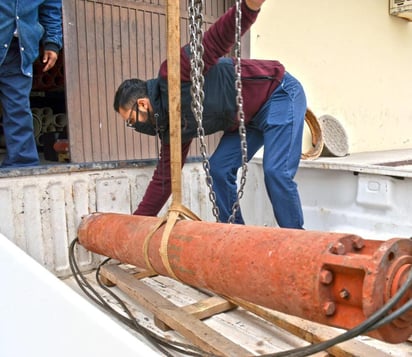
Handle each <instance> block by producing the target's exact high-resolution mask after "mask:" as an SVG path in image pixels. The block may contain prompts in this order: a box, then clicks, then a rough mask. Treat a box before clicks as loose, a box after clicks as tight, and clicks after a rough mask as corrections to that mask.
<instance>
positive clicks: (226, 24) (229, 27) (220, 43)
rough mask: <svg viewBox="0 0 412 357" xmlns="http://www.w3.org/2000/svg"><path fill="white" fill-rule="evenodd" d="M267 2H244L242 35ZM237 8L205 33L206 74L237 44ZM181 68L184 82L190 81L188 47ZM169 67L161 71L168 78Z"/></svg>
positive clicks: (231, 10) (259, 0)
mask: <svg viewBox="0 0 412 357" xmlns="http://www.w3.org/2000/svg"><path fill="white" fill-rule="evenodd" d="M264 1H265V0H244V1H243V2H242V4H241V11H242V25H241V26H242V27H241V28H242V35H243V34H244V33H245V32H246V31H247V30H249V28H250V27H251V26H252V25H253V23H254V22H255V21H256V18H257V15H258V13H259V10H260V7H261V6H262V4H263V3H264ZM235 25H236V6H232V7H231V8H230V9H229V10H227V11H226V12H225V13H224V14H223V15H222V16H221V17H220V18H219V19H218V20H216V22H215V23H214V24H213V25H212V26H211V27H210V28H209V29H208V30H207V31H206V32H205V34H204V37H203V46H204V54H203V61H204V65H205V68H204V72H205V73H206V72H207V71H208V70H209V68H210V67H211V66H213V65H215V64H216V63H217V61H218V60H219V58H220V57H222V56H225V55H226V54H228V53H229V52H230V51H231V49H232V47H233V45H234V44H235V37H236V26H235ZM180 65H181V66H180V67H181V78H182V81H190V71H191V68H190V50H189V47H188V45H186V46H184V47H182V49H181V51H180ZM166 73H167V66H166V62H164V63H163V64H162V66H161V69H160V75H161V76H164V77H165V76H166Z"/></svg>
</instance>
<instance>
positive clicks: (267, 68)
mask: <svg viewBox="0 0 412 357" xmlns="http://www.w3.org/2000/svg"><path fill="white" fill-rule="evenodd" d="M263 3H264V0H244V1H243V2H242V4H241V11H242V18H241V21H242V23H241V29H242V34H244V33H245V32H246V31H247V30H249V28H250V27H251V26H252V24H253V23H254V22H255V20H256V18H257V16H258V14H259V12H260V8H261V6H262V4H263ZM235 17H236V7H235V6H233V7H232V8H230V9H229V10H228V11H227V12H226V13H225V14H224V15H222V16H221V17H220V18H219V19H218V20H217V21H216V22H215V23H214V24H213V25H212V26H211V27H210V28H209V30H208V31H206V32H205V34H204V37H203V46H204V54H203V61H204V71H203V75H204V87H203V91H204V101H203V124H202V125H203V128H204V131H205V134H206V135H208V134H212V133H215V132H218V131H223V132H224V135H223V136H222V138H221V140H220V142H219V145H218V147H217V148H216V150H215V152H214V153H213V155H212V156H211V158H210V173H211V175H212V178H213V189H214V191H215V193H216V203H217V206H218V207H219V220H220V221H221V222H227V221H228V219H229V217H230V215H231V210H232V206H233V203H234V202H235V201H236V198H237V184H236V179H237V171H238V169H239V167H240V166H241V164H242V158H241V150H240V137H239V133H238V123H237V105H236V94H237V93H236V88H235V59H233V58H226V57H222V56H225V55H226V54H227V53H229V52H230V50H231V48H232V47H233V45H234V42H235V31H236V29H235ZM180 65H181V128H182V136H181V137H182V163H184V161H185V158H186V156H187V153H188V151H189V147H190V143H191V141H192V139H193V138H194V137H196V136H197V126H198V124H197V121H196V119H195V117H194V115H193V113H192V110H191V102H192V97H191V91H190V88H191V79H190V71H191V68H190V47H189V45H186V46H184V47H182V49H181V55H180ZM241 74H242V96H243V111H244V117H245V119H244V120H245V125H246V138H247V147H248V160H250V159H251V158H252V157H253V155H254V154H255V153H256V152H257V151H258V150H259V149H260V148H261V147H262V146H264V157H263V169H264V173H265V184H266V189H267V192H268V194H269V198H270V200H271V203H272V207H273V211H274V215H275V217H276V220H277V222H278V224H279V226H280V227H284V228H297V229H301V228H303V214H302V208H301V204H300V198H299V193H298V190H297V185H296V183H295V182H294V176H295V173H296V171H297V168H298V165H299V160H300V156H301V149H302V135H303V124H304V116H305V112H306V97H305V93H304V90H303V88H302V86H301V84H300V83H299V81H297V80H296V79H295V78H294V77H293V76H292V75H290V74H289V73H287V72H286V71H285V68H284V66H283V65H282V64H281V63H280V62H278V61H275V60H252V59H242V60H241ZM114 109H115V110H116V111H117V112H119V114H120V116H121V117H122V118H123V120H124V121H126V123H127V125H128V126H131V127H133V128H134V129H135V130H136V131H138V132H141V133H145V134H148V135H159V138H160V140H161V151H160V157H159V162H158V165H157V167H156V170H155V172H154V174H153V177H152V180H151V182H150V184H149V186H148V188H147V190H146V193H145V195H144V197H143V200H142V201H141V202H140V204H139V206H138V208H137V210H136V211H135V212H134V214H136V215H147V216H156V215H157V214H158V213H159V211H160V209H161V208H162V207H163V205H164V204H165V202H166V201H167V199H168V198H169V196H170V193H171V171H170V137H169V134H170V133H169V113H168V86H167V62H166V61H165V62H163V63H162V65H161V67H160V70H159V76H158V77H157V78H155V79H151V80H147V81H144V80H140V79H129V80H126V81H124V82H123V83H122V84H121V85H120V86H119V88H118V90H117V92H116V95H115V99H114ZM234 223H239V224H243V223H244V221H243V218H242V214H241V211H240V210H238V211H237V212H236V216H235V222H234Z"/></svg>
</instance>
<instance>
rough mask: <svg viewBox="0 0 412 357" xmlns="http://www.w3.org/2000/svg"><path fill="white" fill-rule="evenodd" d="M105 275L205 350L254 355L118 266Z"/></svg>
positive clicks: (107, 268) (108, 267) (106, 270)
mask: <svg viewBox="0 0 412 357" xmlns="http://www.w3.org/2000/svg"><path fill="white" fill-rule="evenodd" d="M101 274H102V275H103V276H104V277H105V278H106V279H108V280H109V281H111V282H113V283H115V284H116V285H117V287H118V288H119V289H120V290H122V291H123V292H125V293H126V294H127V295H128V296H130V297H131V298H132V299H134V300H135V301H136V302H137V303H138V304H140V305H141V306H142V307H144V308H146V309H147V310H149V311H151V312H152V313H153V314H154V315H155V316H158V317H159V318H160V319H161V320H162V321H164V322H165V323H166V324H167V325H168V326H170V327H171V328H172V329H174V330H175V331H177V332H179V333H180V334H181V335H182V336H184V337H186V338H187V339H188V340H189V341H191V342H192V343H193V344H194V345H196V346H198V347H199V348H201V349H202V350H204V351H206V352H210V353H214V354H216V355H218V356H233V357H241V356H249V355H250V353H249V352H248V351H247V350H245V349H244V348H242V347H240V346H239V345H237V344H235V343H234V342H232V341H230V340H229V339H227V338H225V337H224V336H222V335H221V334H219V333H218V332H216V331H215V330H213V329H211V328H209V327H208V326H207V325H206V324H204V323H203V322H202V321H200V320H198V319H197V318H195V317H194V316H192V315H190V314H188V313H187V312H185V311H183V310H182V309H180V308H178V307H177V306H176V305H174V304H173V303H171V302H170V301H169V300H167V299H165V298H164V297H162V296H161V295H160V294H158V293H156V292H155V291H154V290H153V289H151V288H150V287H148V286H147V285H145V284H144V283H143V282H141V281H139V280H138V279H135V278H134V277H133V276H132V275H131V274H129V273H127V272H125V271H123V270H122V269H121V268H120V267H119V266H117V265H105V266H103V267H102V268H101Z"/></svg>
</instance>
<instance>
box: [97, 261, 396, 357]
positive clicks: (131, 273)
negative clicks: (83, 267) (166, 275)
mask: <svg viewBox="0 0 412 357" xmlns="http://www.w3.org/2000/svg"><path fill="white" fill-rule="evenodd" d="M132 268H133V269H130V266H128V267H127V268H125V266H122V265H116V264H111V265H105V266H103V267H102V269H101V276H102V280H103V282H104V283H105V284H106V285H109V286H110V285H116V287H117V288H119V289H120V290H121V291H122V292H124V293H125V294H126V295H127V296H129V297H130V298H131V299H132V300H133V301H134V302H136V303H137V304H138V305H140V306H141V307H143V308H144V309H146V310H147V311H149V312H151V313H152V314H153V321H154V324H155V325H156V326H157V328H159V329H161V330H162V331H167V330H169V329H172V330H174V331H176V332H178V333H179V334H180V335H181V336H183V337H184V338H185V339H186V340H187V341H189V342H190V343H191V344H193V345H195V346H197V347H198V348H200V349H202V350H203V351H206V352H209V353H212V354H215V355H217V356H233V357H241V356H252V354H251V352H250V351H248V350H247V349H245V348H244V347H242V346H241V344H238V343H236V342H234V341H233V339H229V338H228V337H225V336H223V335H222V334H221V333H219V332H217V331H215V330H214V329H212V328H211V327H209V326H208V325H207V324H205V323H204V322H203V320H205V319H207V318H210V317H212V316H214V315H217V314H222V313H226V312H228V311H231V310H233V309H244V310H246V311H247V312H250V313H252V314H254V315H255V316H256V318H259V319H263V320H264V321H267V322H270V323H271V324H273V325H276V326H277V327H280V328H281V329H283V330H285V331H287V332H289V333H291V334H293V335H295V336H298V337H299V338H300V339H302V340H304V341H306V342H309V343H317V342H321V341H325V340H328V339H331V338H333V337H335V336H336V335H338V334H339V333H341V331H337V330H336V329H332V328H330V327H327V326H323V325H320V324H316V323H312V322H310V321H307V320H303V319H300V318H296V317H293V316H289V315H285V314H282V313H279V312H277V311H273V310H270V309H266V308H264V307H261V306H258V305H255V304H251V303H249V302H247V301H243V300H239V299H232V298H228V297H227V298H226V297H225V298H223V297H220V296H216V295H211V296H206V297H205V298H204V299H201V300H199V301H197V302H195V303H193V304H189V305H186V306H183V307H178V306H176V305H175V304H174V303H172V302H171V301H170V300H169V299H168V298H166V297H163V296H162V295H161V294H159V293H158V292H156V291H155V290H154V289H153V288H152V287H150V286H148V285H147V284H146V283H144V282H143V281H141V279H143V278H150V277H151V276H153V275H152V274H150V273H149V272H147V271H144V270H139V269H138V268H135V267H132ZM306 342H305V343H306ZM313 356H317V357H325V356H336V357H355V356H356V357H359V356H368V357H369V356H374V357H388V356H393V354H391V353H390V351H388V352H387V353H386V352H383V351H381V350H379V349H376V348H374V347H373V346H370V345H368V344H365V343H362V342H361V341H358V340H350V341H347V342H344V343H341V344H339V345H336V346H333V347H331V348H330V349H328V351H327V352H326V351H325V352H320V353H318V354H315V355H313Z"/></svg>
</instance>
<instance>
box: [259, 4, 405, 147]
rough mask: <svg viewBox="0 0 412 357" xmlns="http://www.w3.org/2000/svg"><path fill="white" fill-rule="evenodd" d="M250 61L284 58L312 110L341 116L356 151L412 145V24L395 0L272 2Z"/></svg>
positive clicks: (265, 9) (265, 11)
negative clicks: (392, 6) (394, 7)
mask: <svg viewBox="0 0 412 357" xmlns="http://www.w3.org/2000/svg"><path fill="white" fill-rule="evenodd" d="M251 56H252V57H254V58H268V59H269V58H271V59H278V60H280V61H281V62H282V63H283V64H284V65H285V66H286V68H287V70H288V71H289V72H290V73H292V74H293V75H295V76H296V77H298V78H299V79H300V80H301V82H302V83H303V85H304V87H305V89H306V93H307V97H308V106H309V107H310V108H311V109H312V111H313V112H314V113H315V114H316V115H317V116H318V117H319V116H321V115H323V114H330V115H333V116H334V117H335V118H337V119H338V120H339V121H340V122H341V123H342V124H343V126H344V127H345V130H346V132H347V134H348V141H349V146H350V152H351V153H353V152H362V151H375V150H387V149H403V148H410V147H412V135H411V132H412V100H411V95H412V22H408V21H407V20H404V19H400V18H398V17H394V16H391V15H389V0H362V1H359V0H336V1H330V0H296V1H286V0H284V1H267V2H265V3H264V5H263V8H262V12H261V14H260V16H259V18H258V21H257V23H256V24H255V25H254V27H253V28H252V31H251Z"/></svg>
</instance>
